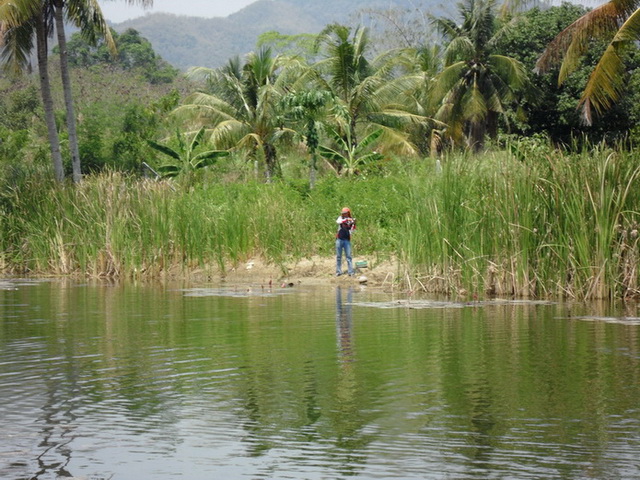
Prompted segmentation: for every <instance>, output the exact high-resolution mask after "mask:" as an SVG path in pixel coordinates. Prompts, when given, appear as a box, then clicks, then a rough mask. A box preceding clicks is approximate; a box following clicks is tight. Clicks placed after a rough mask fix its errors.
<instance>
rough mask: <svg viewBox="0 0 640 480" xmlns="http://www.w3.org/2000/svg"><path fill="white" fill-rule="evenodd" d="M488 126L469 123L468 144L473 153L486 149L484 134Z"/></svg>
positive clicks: (479, 123) (482, 123) (481, 123)
mask: <svg viewBox="0 0 640 480" xmlns="http://www.w3.org/2000/svg"><path fill="white" fill-rule="evenodd" d="M485 132H486V126H485V124H484V122H481V121H480V122H469V135H468V137H467V138H468V142H469V148H471V151H473V153H478V152H479V151H480V150H482V149H483V147H484V134H485Z"/></svg>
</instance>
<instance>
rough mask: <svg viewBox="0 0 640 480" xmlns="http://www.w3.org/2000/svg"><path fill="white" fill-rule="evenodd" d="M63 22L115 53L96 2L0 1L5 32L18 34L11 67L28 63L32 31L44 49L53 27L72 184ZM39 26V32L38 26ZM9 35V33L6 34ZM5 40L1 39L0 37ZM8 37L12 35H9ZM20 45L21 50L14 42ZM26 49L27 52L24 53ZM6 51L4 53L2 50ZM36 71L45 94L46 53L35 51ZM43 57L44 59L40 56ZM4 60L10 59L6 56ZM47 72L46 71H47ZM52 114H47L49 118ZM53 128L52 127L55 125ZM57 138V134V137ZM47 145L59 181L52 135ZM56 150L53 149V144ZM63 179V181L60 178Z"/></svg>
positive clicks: (144, 0) (76, 170)
mask: <svg viewBox="0 0 640 480" xmlns="http://www.w3.org/2000/svg"><path fill="white" fill-rule="evenodd" d="M124 1H126V2H127V3H129V4H139V5H142V6H149V5H152V4H153V0H124ZM65 18H66V19H67V20H69V21H71V22H72V23H73V24H74V25H75V26H77V27H79V28H80V30H81V32H82V33H83V34H84V35H85V36H86V37H87V38H89V39H90V40H95V38H96V35H100V36H102V37H104V38H105V40H106V41H107V44H108V45H110V46H111V47H112V50H113V51H114V52H115V46H114V44H113V39H112V38H111V31H110V30H109V27H108V25H107V22H106V20H105V19H104V17H103V15H102V12H101V10H100V6H99V4H98V1H97V0H23V1H22V2H16V1H15V0H14V1H9V0H0V22H2V23H3V24H4V25H5V26H6V27H5V28H7V29H13V28H19V30H18V32H19V34H18V35H16V36H14V37H12V40H13V41H12V43H13V46H12V47H11V48H13V49H20V50H23V53H24V54H23V55H17V56H14V57H13V59H12V60H11V61H12V62H13V64H14V65H18V64H20V63H21V62H22V64H23V66H24V64H25V62H26V61H27V59H28V52H29V51H30V50H31V49H32V47H33V44H32V40H30V38H31V37H32V36H33V33H34V31H35V34H36V37H37V44H38V45H39V46H40V44H41V43H42V42H44V43H43V46H44V47H46V46H47V43H46V39H47V38H48V37H50V36H51V34H52V33H53V25H54V24H55V27H56V28H55V30H56V32H57V38H58V45H59V49H60V73H61V77H62V86H63V91H64V98H65V109H66V112H67V129H68V134H69V147H70V150H71V165H72V170H73V181H74V182H76V183H77V182H79V181H80V180H81V178H82V173H81V166H80V154H79V149H78V135H77V129H76V121H75V113H74V108H73V96H72V90H71V79H70V75H69V67H68V59H67V48H66V35H65V29H64V21H65ZM40 24H42V25H41V26H42V28H39V26H38V25H40ZM8 31H10V30H8ZM40 34H42V35H44V38H43V39H40V38H38V35H40ZM3 37H4V35H3ZM10 37H11V35H10ZM18 41H19V42H20V44H21V45H20V46H18V45H17V43H16V42H18ZM25 48H26V50H25ZM5 51H6V50H5ZM38 52H39V53H38V68H39V71H40V77H41V86H42V88H41V89H43V90H48V89H49V85H50V82H49V80H48V73H47V75H46V79H45V83H44V84H43V83H42V81H43V68H44V67H45V64H48V51H47V49H46V48H45V49H44V50H43V51H42V52H41V51H40V49H38ZM42 53H44V55H43V54H42ZM7 56H11V53H9V54H8V55H7ZM46 68H47V69H48V67H46ZM42 95H43V103H45V112H47V108H48V107H47V105H46V104H47V102H48V101H49V100H45V96H46V95H47V94H46V93H45V92H43V93H42ZM51 112H53V102H52V101H51ZM50 114H51V113H48V114H46V115H47V116H49V115H50ZM49 123H50V121H49V119H47V125H48V128H50V126H49ZM54 125H55V123H54ZM55 136H56V137H57V132H56V135H55ZM49 142H50V144H51V145H52V147H51V149H52V157H53V161H54V170H55V173H56V178H58V179H59V180H61V179H62V178H63V177H64V173H62V174H60V171H59V170H61V168H60V167H59V165H57V164H58V163H60V164H61V163H62V162H61V160H60V161H59V160H58V159H57V158H56V157H57V153H55V151H56V150H58V151H59V149H60V147H59V142H58V141H57V140H55V139H54V138H53V135H52V133H51V130H50V133H49ZM54 143H55V144H56V145H57V146H53V144H54ZM61 175H62V178H59V177H60V176H61Z"/></svg>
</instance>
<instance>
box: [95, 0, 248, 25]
mask: <svg viewBox="0 0 640 480" xmlns="http://www.w3.org/2000/svg"><path fill="white" fill-rule="evenodd" d="M255 1H256V0H153V7H151V8H147V9H145V10H143V9H142V8H140V7H137V6H133V5H128V4H127V2H126V1H124V0H98V3H99V4H100V8H101V9H102V13H103V14H104V16H105V18H106V19H107V20H110V21H112V22H114V23H120V22H124V21H125V20H129V19H131V18H136V17H141V16H144V15H146V14H147V13H160V12H163V13H174V14H176V15H188V16H190V17H226V16H228V15H230V14H232V13H234V12H237V11H238V10H240V9H242V8H244V7H246V6H247V5H249V4H251V3H253V2H255Z"/></svg>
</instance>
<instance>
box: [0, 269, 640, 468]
mask: <svg viewBox="0 0 640 480" xmlns="http://www.w3.org/2000/svg"><path fill="white" fill-rule="evenodd" d="M639 316H640V315H638V313H637V308H636V307H635V306H628V307H627V309H626V310H619V309H614V308H610V307H599V306H596V305H566V304H555V303H547V302H540V303H529V302H495V301H494V302H470V303H466V302H440V301H433V300H429V299H415V298H412V299H407V298H404V297H402V296H398V295H396V296H391V295H389V294H381V293H377V292H373V291H367V290H360V289H359V288H348V287H342V288H340V287H333V288H328V287H325V288H305V287H304V286H299V285H296V286H295V287H294V288H283V289H280V288H278V289H274V290H272V291H270V290H268V289H265V288H263V287H261V286H260V285H251V286H236V287H234V286H231V287H227V288H219V287H210V286H207V285H204V286H199V287H198V288H179V287H175V286H139V285H132V284H118V285H100V284H71V283H63V282H37V281H30V282H29V281H18V280H10V281H4V282H0V398H1V399H2V402H1V403H0V478H2V479H7V480H18V479H42V480H44V479H58V478H68V477H76V478H85V479H92V480H98V479H114V480H121V479H122V480H128V479H154V480H156V479H158V480H163V479H178V478H180V479H182V478H184V479H192V480H199V479H214V478H215V479H218V478H220V479H313V480H315V479H346V478H359V479H389V478H398V479H607V480H610V479H634V478H640V454H638V452H639V451H640V335H639V333H640V331H639V330H640V321H639V320H638V317H639Z"/></svg>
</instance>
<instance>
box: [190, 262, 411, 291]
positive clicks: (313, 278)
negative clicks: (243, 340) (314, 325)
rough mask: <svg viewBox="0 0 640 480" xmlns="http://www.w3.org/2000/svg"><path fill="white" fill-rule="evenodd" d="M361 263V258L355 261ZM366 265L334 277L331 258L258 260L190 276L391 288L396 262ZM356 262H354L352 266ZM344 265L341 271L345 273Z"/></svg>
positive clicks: (215, 279)
mask: <svg viewBox="0 0 640 480" xmlns="http://www.w3.org/2000/svg"><path fill="white" fill-rule="evenodd" d="M357 260H358V261H362V259H357ZM366 263H367V266H366V267H362V268H357V269H356V273H355V275H354V276H352V277H350V276H348V275H341V276H340V277H336V276H335V258H333V257H331V258H328V257H312V258H305V259H301V260H297V261H289V262H285V263H284V264H283V265H277V264H272V263H266V262H264V261H263V260H261V259H249V260H247V261H244V262H241V263H238V264H237V265H235V266H230V267H229V268H227V269H226V270H225V271H224V272H223V271H222V270H220V269H217V268H216V269H212V270H204V269H203V270H197V271H195V272H193V274H192V275H191V278H192V280H194V281H214V282H215V281H223V282H225V283H251V284H259V285H265V286H266V285H269V284H271V285H273V286H282V285H289V284H294V285H302V284H304V285H333V284H343V283H344V284H349V283H353V284H360V283H367V285H370V286H385V285H388V286H391V285H393V284H394V283H396V282H397V280H398V275H399V272H400V267H399V265H398V263H397V262H396V261H393V260H385V261H371V260H367V261H366ZM355 264H356V259H354V267H355ZM346 269H347V266H346V262H343V270H344V271H345V272H346Z"/></svg>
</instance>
